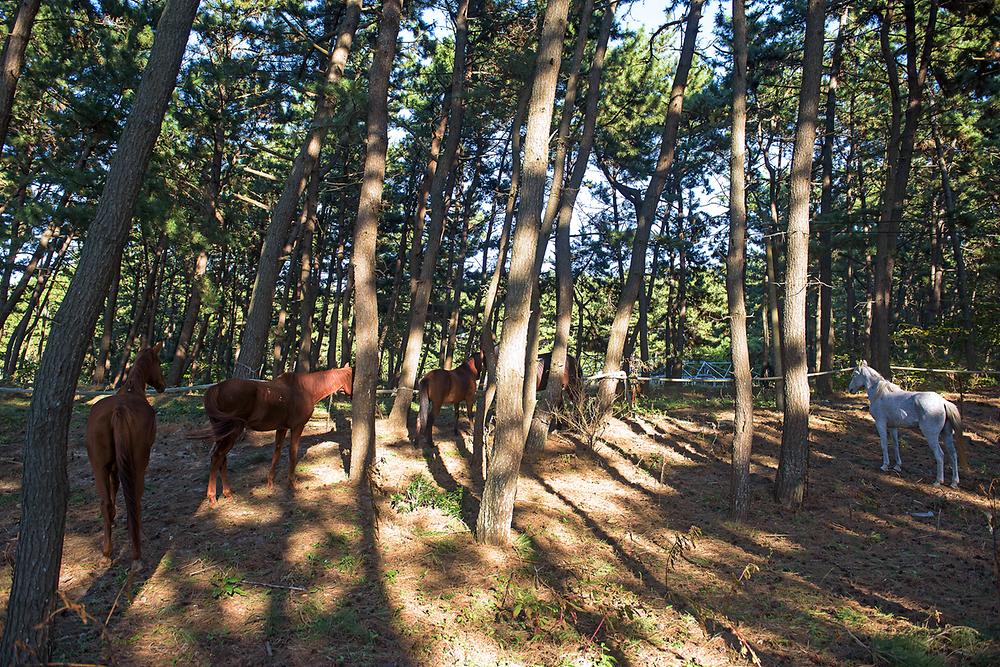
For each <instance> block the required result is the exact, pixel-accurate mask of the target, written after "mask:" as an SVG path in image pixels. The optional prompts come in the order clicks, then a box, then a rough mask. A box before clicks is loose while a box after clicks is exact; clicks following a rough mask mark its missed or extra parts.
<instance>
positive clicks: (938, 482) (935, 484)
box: [934, 480, 944, 486]
mask: <svg viewBox="0 0 1000 667" xmlns="http://www.w3.org/2000/svg"><path fill="white" fill-rule="evenodd" d="M943 481H944V480H938V481H936V482H934V486H941V484H942V482H943Z"/></svg>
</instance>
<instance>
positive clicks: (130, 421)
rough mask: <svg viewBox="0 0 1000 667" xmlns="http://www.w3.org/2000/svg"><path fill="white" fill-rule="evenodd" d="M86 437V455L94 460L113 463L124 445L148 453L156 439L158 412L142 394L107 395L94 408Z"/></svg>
mask: <svg viewBox="0 0 1000 667" xmlns="http://www.w3.org/2000/svg"><path fill="white" fill-rule="evenodd" d="M116 427H117V428H116ZM86 435H87V452H88V454H89V455H90V457H91V458H92V459H93V458H95V457H97V459H99V460H107V461H110V460H113V459H114V458H115V450H116V448H120V447H123V446H131V447H142V448H144V449H147V450H148V448H149V447H152V445H153V441H154V440H155V439H156V412H155V411H154V410H153V407H152V406H151V405H150V404H149V402H148V401H147V400H146V397H145V396H141V395H139V394H134V393H121V394H114V395H112V396H107V397H105V398H102V399H101V400H100V401H98V402H97V403H95V404H94V407H93V408H92V409H91V411H90V415H89V416H88V417H87V430H86ZM116 436H117V437H116ZM122 440H124V442H122Z"/></svg>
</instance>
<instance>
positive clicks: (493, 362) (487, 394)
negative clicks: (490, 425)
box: [472, 85, 532, 473]
mask: <svg viewBox="0 0 1000 667" xmlns="http://www.w3.org/2000/svg"><path fill="white" fill-rule="evenodd" d="M531 89H532V87H531V86H529V85H526V86H524V88H523V89H522V90H521V94H520V96H519V97H518V102H517V110H516V111H515V112H514V120H513V122H512V123H511V139H510V145H511V150H510V156H511V157H510V165H511V173H510V191H509V192H508V193H507V206H506V208H505V210H504V216H503V225H502V227H501V228H500V241H499V242H498V245H499V249H498V251H497V263H496V265H495V266H494V267H493V275H492V276H491V277H490V284H489V287H487V288H486V299H485V302H484V304H483V325H482V328H481V329H480V331H479V349H480V351H481V352H482V354H483V362H484V364H485V366H486V388H485V389H484V390H483V392H482V393H481V394H480V395H479V400H478V401H477V402H476V415H475V421H474V423H473V427H472V453H473V459H474V461H475V463H476V465H474V466H473V470H476V471H478V472H479V473H484V472H485V460H486V456H485V442H486V417H487V415H488V414H489V412H490V409H491V408H492V407H493V399H494V397H495V396H496V389H497V359H496V344H495V342H494V337H493V320H494V317H493V315H494V312H495V310H496V298H497V293H498V292H499V290H500V278H501V276H502V275H503V273H504V265H505V264H506V262H507V249H508V246H509V245H510V231H511V225H512V224H513V222H514V212H515V207H516V205H517V197H518V190H519V188H520V183H521V126H522V125H524V121H525V118H527V114H528V101H529V96H530V93H531Z"/></svg>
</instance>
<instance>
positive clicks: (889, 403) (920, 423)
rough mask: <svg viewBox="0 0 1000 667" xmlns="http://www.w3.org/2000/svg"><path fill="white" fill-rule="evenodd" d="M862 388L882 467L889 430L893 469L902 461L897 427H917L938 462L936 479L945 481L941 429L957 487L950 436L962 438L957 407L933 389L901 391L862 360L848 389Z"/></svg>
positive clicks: (955, 457) (885, 461) (885, 465)
mask: <svg viewBox="0 0 1000 667" xmlns="http://www.w3.org/2000/svg"><path fill="white" fill-rule="evenodd" d="M862 387H864V388H865V390H866V391H867V392H868V403H869V406H868V411H869V412H871V415H872V417H873V418H874V419H875V429H876V430H877V431H878V436H879V439H880V440H881V442H882V470H883V471H886V470H888V469H889V442H888V436H889V433H890V432H891V433H892V440H893V443H894V444H895V448H896V465H895V466H894V467H893V470H896V471H899V470H902V467H903V460H902V458H900V456H899V432H898V430H897V429H898V428H899V427H914V426H917V427H919V428H920V432H921V433H923V434H924V437H925V438H927V445H928V446H929V447H930V448H931V453H932V454H934V460H935V461H937V481H935V482H934V485H935V486H937V485H939V484H943V483H944V453H943V452H942V451H941V444H940V443H939V438H940V437H941V433H942V431H943V432H944V444H945V447H947V448H948V455H949V456H950V458H951V486H952V488H956V489H957V488H958V453H957V452H956V450H955V440H954V437H953V435H955V434H957V435H958V437H959V438H961V437H962V417H961V415H960V414H959V412H958V407H957V406H956V405H955V404H954V403H952V402H951V401H947V400H945V399H944V397H943V396H941V395H940V394H936V393H934V392H933V391H904V390H903V388H902V387H900V386H899V385H897V384H893V383H892V382H889V381H888V380H886V379H885V378H884V377H882V376H881V375H880V374H879V372H878V371H876V370H875V369H874V368H872V367H870V366H869V365H868V363H867V362H864V361H862V362H861V363H860V364H859V365H858V367H857V368H856V369H855V370H854V375H852V376H851V384H850V385H849V386H848V391H857V390H858V389H860V388H862Z"/></svg>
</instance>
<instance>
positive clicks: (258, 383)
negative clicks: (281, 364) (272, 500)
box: [204, 366, 354, 506]
mask: <svg viewBox="0 0 1000 667" xmlns="http://www.w3.org/2000/svg"><path fill="white" fill-rule="evenodd" d="M353 384H354V371H353V370H352V369H351V367H350V366H344V367H343V368H332V369H330V370H326V371H316V372H314V373H282V374H281V375H279V376H278V377H276V378H275V379H274V380H271V381H269V382H268V381H264V380H242V379H230V380H225V381H223V382H220V383H218V384H215V385H212V386H211V387H209V388H208V391H206V392H205V399H204V402H205V413H206V414H207V415H208V419H209V421H210V422H211V423H212V437H213V439H214V440H215V448H214V449H213V450H212V466H211V469H210V471H209V475H208V492H207V497H208V504H209V505H213V506H214V505H215V499H216V494H215V488H216V487H215V475H216V473H219V474H220V476H221V477H222V495H224V496H225V497H226V498H231V497H232V495H233V492H232V489H230V487H229V478H228V475H227V473H226V456H227V455H228V454H229V450H231V449H232V448H233V445H235V444H236V441H237V440H239V438H240V436H241V435H242V434H243V431H244V430H245V429H250V430H252V431H271V430H273V431H274V455H273V457H272V458H271V470H270V472H268V474H267V488H269V489H271V488H274V474H275V470H276V469H277V467H278V459H279V458H280V457H281V444H282V442H283V441H284V439H285V433H286V432H288V431H291V440H290V444H289V447H288V488H289V490H294V489H295V465H296V463H297V462H298V458H299V441H300V440H301V439H302V431H303V429H305V427H306V424H307V423H308V422H309V419H310V418H311V417H312V413H313V408H315V406H316V403H317V402H319V401H321V400H323V399H324V398H326V397H327V396H330V395H331V394H335V393H337V392H338V391H342V392H344V393H345V394H347V395H348V396H350V395H351V391H352V386H353Z"/></svg>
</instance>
